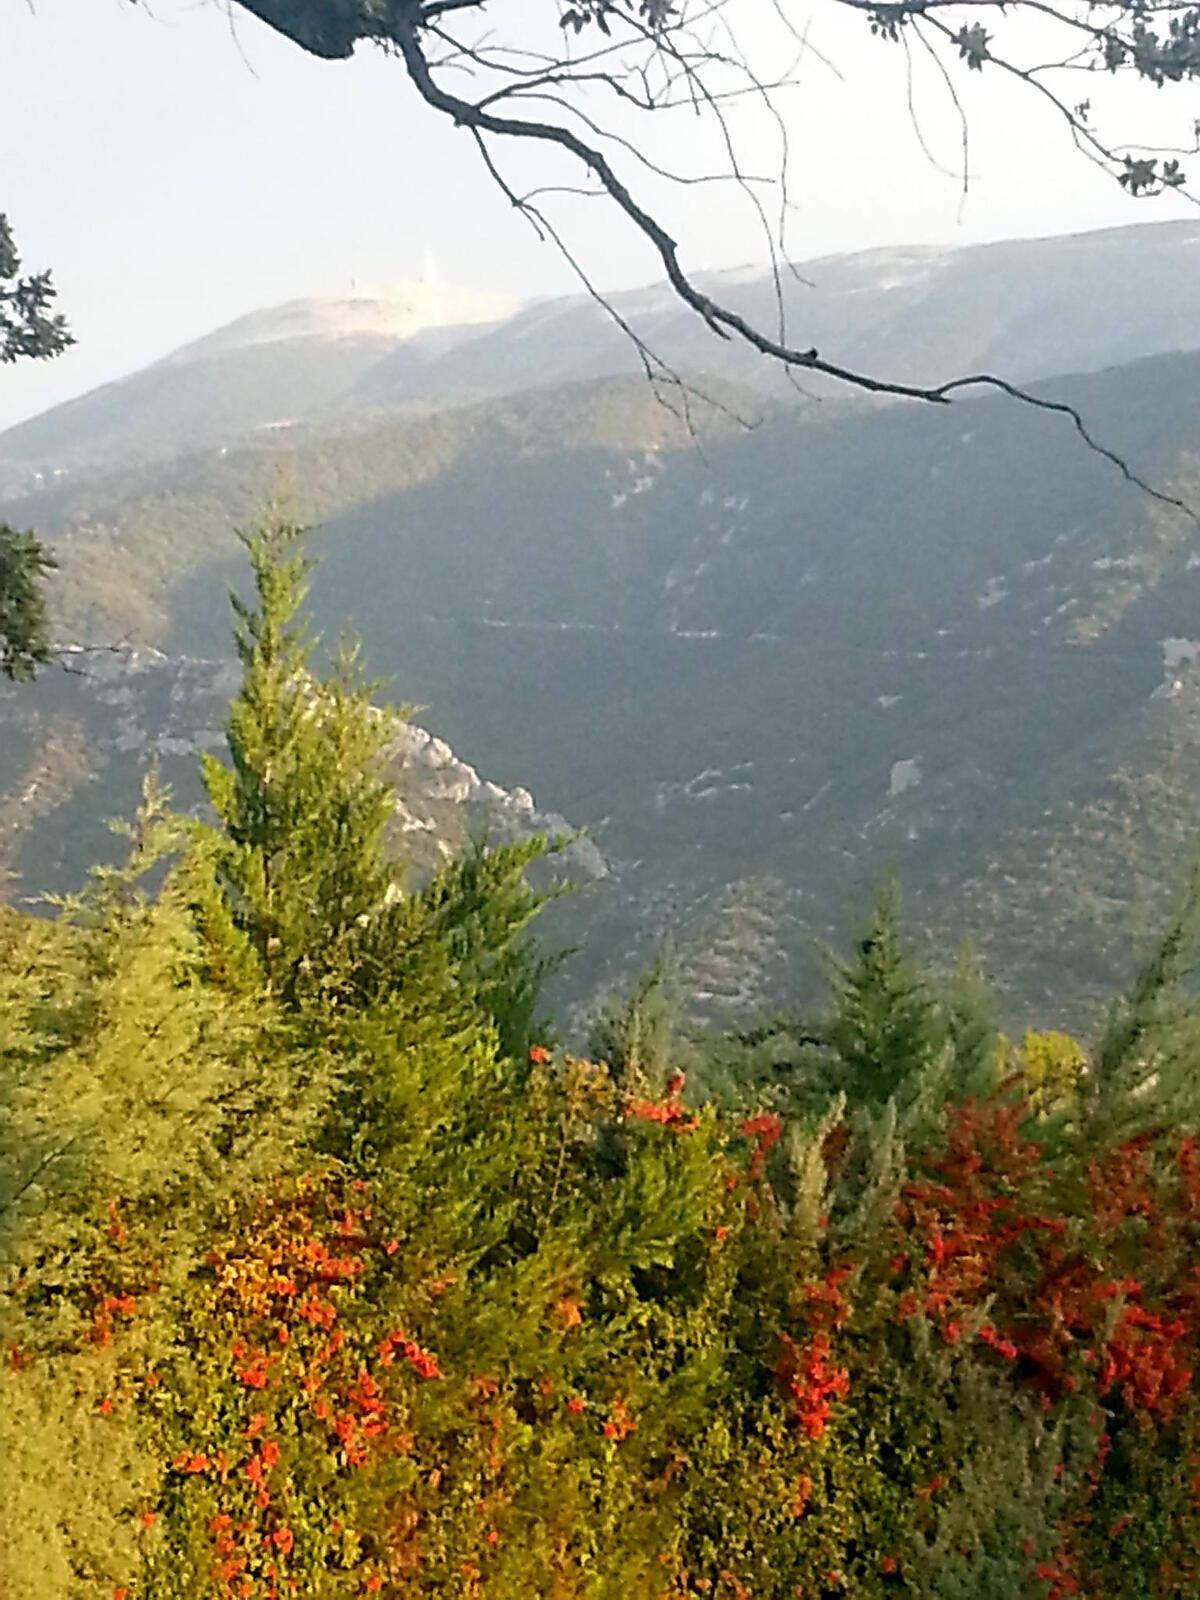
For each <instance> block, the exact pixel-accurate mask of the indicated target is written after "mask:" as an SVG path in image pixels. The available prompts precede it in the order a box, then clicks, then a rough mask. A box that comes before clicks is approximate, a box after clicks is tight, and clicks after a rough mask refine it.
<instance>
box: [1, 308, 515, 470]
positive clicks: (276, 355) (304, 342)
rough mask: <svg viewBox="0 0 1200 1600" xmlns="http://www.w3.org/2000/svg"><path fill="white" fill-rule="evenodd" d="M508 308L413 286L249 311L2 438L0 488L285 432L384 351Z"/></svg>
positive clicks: (468, 326)
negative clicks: (269, 431)
mask: <svg viewBox="0 0 1200 1600" xmlns="http://www.w3.org/2000/svg"><path fill="white" fill-rule="evenodd" d="M513 310H514V302H513V301H512V300H510V299H508V298H507V297H505V296H502V295H496V294H472V293H468V292H466V291H460V290H453V289H448V288H444V287H442V286H440V285H437V284H424V283H413V284H402V285H399V286H397V287H396V288H394V289H392V290H390V291H386V292H384V291H379V292H376V293H373V294H368V293H364V294H361V295H354V296H350V297H346V298H343V299H324V300H297V301H292V302H289V303H288V304H286V305H282V306H276V307H271V308H268V309H267V310H265V311H258V312H254V313H252V314H251V315H249V316H247V317H241V318H239V319H238V320H237V321H236V322H232V323H230V324H229V325H228V326H227V327H225V328H219V329H217V331H216V332H215V333H212V334H209V335H208V336H207V337H205V338H203V339H198V340H196V341H195V342H194V343H192V344H189V345H185V346H184V347H183V348H182V349H180V350H176V351H174V352H173V353H172V354H171V355H168V356H166V357H165V358H164V359H163V360H162V361H158V362H155V363H154V364H153V365H152V366H149V367H146V368H145V369H144V370H143V371H141V372H138V373H135V374H134V375H133V376H132V377H129V378H124V379H121V380H120V381H119V382H116V383H110V384H105V385H104V386H103V387H101V388H99V389H94V390H92V391H91V392H90V393H88V394H85V395H83V396H81V397H80V398H79V399H77V400H72V401H69V402H68V403H67V404H65V405H61V406H56V407H55V408H54V409H53V410H51V411H48V412H45V413H43V414H42V415H41V416H38V417H34V418H31V419H30V420H29V421H28V422H23V423H19V424H18V425H17V426H16V427H14V428H9V429H8V430H7V431H6V432H4V433H3V434H0V490H4V489H5V488H8V489H9V490H10V491H12V490H15V489H19V488H22V487H25V488H28V487H31V486H33V485H34V484H35V483H38V484H44V482H45V481H46V480H47V479H48V478H49V479H51V480H52V479H53V477H54V474H55V473H56V472H58V473H60V474H61V473H62V472H64V471H71V472H77V471H79V470H80V469H81V468H87V467H96V466H113V465H118V464H121V463H123V462H132V461H154V460H160V459H162V458H164V457H167V456H170V455H173V454H176V453H178V452H182V451H192V450H201V449H205V448H212V447H221V446H225V445H229V444H232V443H237V442H240V441H241V440H242V439H243V438H244V437H245V435H247V434H248V433H252V432H254V431H255V430H261V429H276V430H277V429H287V428H290V427H292V426H294V425H295V424H296V423H298V422H303V421H305V420H306V419H308V418H310V417H312V416H314V415H319V414H320V413H321V412H323V411H325V410H327V409H328V408H329V407H331V406H333V405H335V404H336V403H337V402H338V401H339V400H341V399H342V398H343V397H344V396H345V395H346V394H347V393H348V392H349V391H351V390H352V389H353V387H354V385H355V383H356V382H357V380H358V379H360V378H361V377H362V376H363V374H364V373H365V372H367V371H368V370H369V369H370V368H371V367H372V366H374V365H375V363H376V362H377V361H379V360H380V358H381V357H382V356H383V355H384V354H385V353H386V352H388V351H391V350H394V349H396V348H397V347H398V346H403V345H411V346H412V348H413V350H414V352H415V351H419V350H428V351H429V352H432V353H440V352H442V351H443V350H444V349H445V348H446V347H447V346H448V345H451V344H453V342H454V340H455V339H456V338H462V337H466V336H467V334H468V332H473V331H475V330H476V329H477V328H478V326H479V325H480V324H482V323H488V322H494V321H497V320H499V319H501V318H504V317H507V316H510V315H511V314H512V312H513ZM35 474H40V475H41V476H40V477H38V478H35V476H34V475H35Z"/></svg>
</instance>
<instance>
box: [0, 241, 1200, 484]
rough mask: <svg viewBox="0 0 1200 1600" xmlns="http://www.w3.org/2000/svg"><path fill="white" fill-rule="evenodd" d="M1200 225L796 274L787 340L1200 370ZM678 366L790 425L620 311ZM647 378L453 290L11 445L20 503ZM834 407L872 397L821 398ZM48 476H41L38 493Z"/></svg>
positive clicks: (189, 350)
mask: <svg viewBox="0 0 1200 1600" xmlns="http://www.w3.org/2000/svg"><path fill="white" fill-rule="evenodd" d="M1198 264H1200V223H1190V222H1175V223H1162V224H1152V225H1149V226H1131V227H1127V228H1118V229H1109V230H1106V231H1102V232H1097V233H1088V234H1078V235H1072V236H1068V237H1063V238H1052V239H1029V240H1012V241H1007V242H1004V243H1000V244H990V245H979V246H972V247H970V248H965V249H920V248H904V249H890V250H871V251H865V252H862V253H859V254H856V255H844V256H831V257H826V258H824V259H821V260H817V261H810V262H806V263H803V264H802V265H801V266H800V267H799V268H798V269H797V271H796V272H795V273H793V272H791V271H790V270H785V272H784V274H783V276H782V279H781V283H780V286H779V288H780V291H781V292H782V297H783V309H784V314H785V324H786V327H785V332H786V333H787V336H788V337H790V338H791V339H793V340H794V341H795V342H796V343H798V344H800V345H802V346H804V347H806V348H807V347H808V346H809V345H812V344H815V345H817V346H818V347H819V348H820V349H821V350H822V352H823V353H824V354H825V355H827V356H830V357H833V358H834V359H836V360H838V361H840V362H843V363H845V364H847V365H850V366H857V367H860V368H862V369H863V370H867V371H870V372H872V373H876V374H877V375H879V376H881V377H885V378H897V379H908V380H917V381H929V382H932V381H936V380H941V379H945V378H947V377H950V376H953V375H957V374H962V373H966V372H972V371H977V370H980V369H992V370H995V371H998V372H1001V373H1002V374H1004V375H1005V376H1007V377H1010V378H1014V379H1017V380H1020V381H1023V382H1024V381H1028V380H1031V379H1035V378H1044V377H1050V376H1053V375H1054V374H1056V373H1062V372H1084V371H1091V370H1095V369H1099V368H1103V367H1106V366H1111V365H1116V364H1119V363H1124V362H1128V361H1131V360H1135V359H1137V358H1139V357H1141V356H1146V355H1156V354H1161V353H1164V352H1168V351H1172V350H1188V349H1194V348H1200V270H1198ZM700 281H701V282H702V283H704V284H705V286H706V287H708V288H709V289H710V290H711V291H712V292H713V293H714V294H715V295H717V296H719V297H720V298H721V299H723V300H725V301H726V302H727V303H728V304H730V305H731V306H733V307H734V308H735V309H737V310H738V311H740V312H742V313H743V314H744V315H745V316H747V317H748V318H749V319H750V320H751V321H753V322H755V323H757V324H758V325H759V326H761V327H763V328H765V329H768V330H771V331H776V330H777V328H778V326H779V308H778V305H777V296H776V285H775V284H774V282H773V280H772V279H771V278H770V276H769V275H767V274H764V273H763V271H761V270H760V269H753V270H743V271H739V272H726V273H717V274H712V275H707V276H706V275H703V274H702V275H701V278H700ZM614 304H615V305H616V306H617V307H618V308H619V310H620V313H621V315H622V317H623V318H625V319H626V320H627V321H628V322H629V324H630V325H631V326H632V327H634V328H635V329H636V330H637V332H638V334H639V335H640V336H641V337H642V338H644V339H645V340H646V342H647V343H648V344H649V346H650V347H651V348H652V349H653V350H654V351H656V352H657V353H658V354H659V355H660V356H661V357H662V358H663V359H664V360H665V361H667V362H668V363H670V364H671V365H673V366H674V367H675V368H676V369H677V370H678V371H680V372H681V373H684V374H688V375H690V376H691V377H692V378H693V379H696V380H699V381H701V382H703V383H705V384H712V383H714V382H715V383H717V384H733V385H740V386H747V385H749V386H751V387H752V388H754V389H756V390H758V391H761V392H762V393H765V394H769V395H774V396H776V397H778V398H780V399H783V400H786V401H788V402H789V403H793V404H794V403H796V402H797V395H796V392H795V390H793V389H792V388H791V387H790V386H789V384H788V383H787V382H786V381H785V379H784V378H783V376H782V374H781V373H780V371H779V369H778V368H777V367H776V366H775V365H774V364H773V363H771V362H769V361H766V360H764V359H763V358H762V357H760V356H758V355H757V354H756V353H755V352H754V351H752V350H751V349H749V348H748V347H746V346H744V345H742V344H741V343H739V342H737V341H724V340H720V339H717V338H715V337H713V335H712V334H711V333H710V331H709V330H708V328H707V327H706V326H705V325H704V323H703V322H702V321H701V320H700V319H699V318H697V317H696V316H695V315H694V314H693V313H692V312H690V311H689V310H688V309H687V308H686V307H685V306H683V305H682V304H681V303H680V302H679V300H678V299H677V298H676V297H675V296H674V294H673V293H672V292H671V291H670V290H669V289H668V288H667V287H666V286H665V285H663V284H658V285H652V286H650V287H648V288H645V289H640V290H637V291H633V292H630V293H626V294H620V295H617V296H615V297H614ZM638 371H640V365H639V361H638V357H637V355H636V352H635V351H634V348H633V346H632V344H631V343H630V341H629V339H628V338H627V337H626V336H625V335H624V334H623V333H622V332H621V330H620V329H619V328H618V327H617V326H616V325H615V324H614V322H613V321H612V320H611V318H610V317H608V316H607V314H606V313H605V311H604V310H603V309H602V308H601V307H600V306H599V305H597V304H596V303H595V302H594V301H593V300H591V299H590V298H588V297H586V296H578V295H577V296H569V297H566V298H564V299H560V300H553V301H542V302H538V303H534V304H531V305H529V306H526V307H525V308H524V309H522V310H517V309H516V308H515V306H514V305H513V304H512V302H511V301H509V300H507V299H506V298H504V297H503V296H498V295H488V294H478V293H469V292H464V291H459V290H454V289H449V288H445V287H442V286H439V285H434V284H412V285H401V286H399V287H398V288H395V289H393V290H391V291H388V292H386V293H370V292H363V293H362V294H356V295H352V296H348V297H343V298H341V299H328V300H305V301H295V302H292V303H290V304H288V305H284V306H279V307H273V308H268V309H266V310H263V311H259V312H255V313H253V314H252V315H250V316H248V317H244V318H241V319H239V320H238V321H237V322H234V323H231V324H230V325H229V326H228V327H226V328H223V329H218V330H216V332H214V333H213V334H211V335H209V336H208V337H207V338H204V339H201V340H198V341H196V342H195V343H193V344H191V345H189V346H187V347H185V348H184V349H182V350H179V351H176V352H175V353H174V354H173V355H170V356H168V357H166V358H165V359H164V360H162V361H160V362H157V363H155V364H154V365H153V366H151V367H148V368H146V369H145V370H144V371H142V372H140V373H137V374H135V375H134V376H132V377H130V378H126V379H123V380H122V381H120V382H118V383H113V384H108V385H105V386H104V387H102V388H100V389H97V390H94V391H92V393H90V394H87V395H84V396H82V397H80V398H79V399H77V400H73V401H71V402H69V403H68V404H67V405H63V406H58V407H56V408H55V409H53V410H52V411H49V412H46V413H45V414H44V415H42V416H40V417H35V418H33V419H31V420H30V421H28V422H24V423H21V424H20V425H19V426H17V427H15V428H10V429H8V430H7V431H6V432H4V433H0V496H3V495H5V494H6V493H7V494H15V493H16V492H18V491H23V490H27V489H29V488H31V487H36V486H40V487H45V485H46V484H47V483H48V482H50V483H52V482H55V481H57V479H56V474H57V475H59V476H61V475H63V474H71V473H78V472H80V471H81V470H85V469H91V468H95V467H98V466H104V467H106V468H112V467H118V466H121V465H124V464H128V463H130V462H137V461H141V462H147V461H160V460H163V459H165V458H168V457H170V456H171V455H173V454H176V453H180V452H183V451H194V450H207V449H213V448H222V447H233V446H236V445H237V444H239V443H241V442H243V441H244V440H245V439H246V437H247V436H250V435H253V434H255V432H256V431H260V430H264V429H266V430H275V431H277V432H282V433H284V434H285V435H287V434H288V433H289V432H290V431H299V432H300V433H304V432H305V431H311V430H312V429H313V428H316V429H318V430H327V429H328V428H330V427H333V426H337V425H343V424H347V423H350V422H353V421H355V420H356V419H362V418H370V417H371V416H372V415H373V414H374V413H376V412H378V411H380V410H388V409H394V408H398V407H399V408H406V409H415V410H429V409H436V408H441V407H447V406H458V405H462V404H464V403H466V402H468V401H474V400H481V399H487V398H489V397H495V396H500V395H509V394H514V393H517V392H519V391H522V390H526V389H531V388H535V387H548V386H555V385H561V384H564V383H578V382H581V381H590V380H593V379H596V378H600V377H613V376H622V375H626V374H632V373H636V372H638ZM805 389H806V390H809V391H811V392H812V393H814V394H824V396H825V403H824V404H823V405H822V406H820V407H816V406H813V405H811V404H809V405H807V406H802V414H803V415H805V416H806V417H807V418H810V419H811V418H814V417H816V416H817V415H821V416H825V415H827V414H828V413H830V412H836V411H837V410H841V409H846V408H857V407H858V406H860V405H862V404H863V403H864V402H863V399H862V397H861V396H859V395H856V394H855V392H854V391H852V390H847V389H844V388H841V389H830V387H829V386H828V385H825V386H824V387H822V386H821V385H820V384H812V383H808V382H806V383H805ZM39 475H40V476H39Z"/></svg>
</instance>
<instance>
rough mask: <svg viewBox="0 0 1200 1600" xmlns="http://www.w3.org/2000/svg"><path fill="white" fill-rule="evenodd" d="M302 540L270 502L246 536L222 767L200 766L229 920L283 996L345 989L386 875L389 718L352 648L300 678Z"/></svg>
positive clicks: (304, 643) (303, 657) (305, 648)
mask: <svg viewBox="0 0 1200 1600" xmlns="http://www.w3.org/2000/svg"><path fill="white" fill-rule="evenodd" d="M305 531H306V530H305V529H304V528H303V527H302V526H301V525H300V524H299V523H297V522H296V521H295V519H294V518H293V517H292V516H290V514H289V513H288V512H287V511H286V510H285V509H284V508H283V507H282V506H281V505H279V504H275V505H273V506H272V507H271V508H270V510H269V512H268V514H267V516H266V518H265V519H264V521H263V523H262V524H261V526H260V527H259V528H257V529H256V530H255V531H253V532H252V533H250V534H248V535H245V536H244V537H243V543H244V545H245V548H246V551H247V554H248V556H249V559H250V566H251V571H252V573H253V577H254V582H255V591H256V597H255V603H253V604H247V603H246V602H244V601H242V600H240V599H239V598H238V597H237V596H234V597H233V607H234V613H235V619H236V625H235V629H234V640H235V643H236V646H237V652H238V657H239V660H240V661H241V664H242V687H241V691H240V693H239V694H238V696H237V698H236V699H235V700H234V702H233V704H232V706H231V707H230V712H229V722H228V739H229V751H230V758H231V763H232V764H231V766H229V767H226V766H225V765H224V764H223V763H221V762H220V761H218V760H217V759H216V758H215V757H213V756H207V755H206V756H205V757H204V776H205V781H206V784H207V788H208V793H209V798H210V799H211V801H212V804H213V807H214V809H215V811H216V813H217V816H218V819H219V821H220V823H221V824H222V828H223V844H222V846H220V847H218V850H217V855H218V867H219V874H220V878H221V881H222V882H223V884H224V887H225V890H226V893H227V896H228V902H229V907H230V912H231V915H232V920H233V925H234V927H236V928H238V929H240V930H242V931H243V932H244V933H245V934H246V935H247V937H248V939H249V942H250V945H251V947H252V948H253V950H254V951H255V952H256V954H257V956H258V959H259V962H260V964H261V968H262V972H263V974H264V975H265V978H266V982H267V985H268V988H269V989H270V991H271V992H272V993H274V994H277V995H279V996H280V997H281V998H283V999H285V1000H287V1001H293V1000H295V999H296V998H297V997H298V995H299V994H300V993H301V992H302V991H303V992H307V993H310V994H312V993H317V992H320V991H323V990H337V989H338V988H339V986H342V985H344V984H345V982H346V981H347V979H348V975H349V973H350V971H351V969H352V966H353V955H352V948H351V947H352V946H353V943H354V941H355V937H356V934H357V931H358V930H359V929H360V928H361V926H362V924H363V921H364V919H367V918H369V917H370V916H372V915H373V914H376V913H377V912H378V911H379V910H380V908H381V907H382V906H383V904H384V902H385V900H386V897H387V895H388V892H389V887H390V885H391V883H392V880H393V877H394V874H395V870H396V869H395V867H394V866H392V867H389V865H388V864H387V863H385V860H384V856H383V850H382V837H383V830H384V827H385V825H386V823H387V820H388V817H389V816H390V814H391V794H390V790H389V787H388V785H387V783H386V781H385V779H384V778H383V776H382V774H381V770H380V768H381V760H382V754H383V751H384V748H385V746H386V744H387V740H388V737H389V733H390V731H391V728H392V725H393V723H392V714H391V713H389V712H385V711H379V710H376V709H375V708H374V707H372V705H371V702H370V693H369V688H368V686H367V685H366V684H365V683H364V682H363V681H362V679H361V677H360V675H359V673H358V670H357V661H356V656H355V652H354V651H353V650H352V649H347V650H344V651H343V652H342V654H341V655H340V656H339V658H338V660H337V662H336V664H335V668H334V671H333V673H332V674H331V675H330V676H329V677H328V678H327V679H325V680H318V679H316V678H314V677H313V675H312V674H311V672H310V670H309V658H310V655H311V651H312V642H311V641H310V639H309V638H308V635H307V632H306V629H305V626H304V624H303V622H302V621H301V620H300V618H299V612H300V608H301V606H302V604H303V602H304V598H305V595H306V593H307V575H308V572H309V570H310V568H311V562H310V561H309V560H308V559H307V558H305V557H304V556H302V555H301V554H300V553H299V549H298V546H299V543H300V540H301V539H302V537H303V535H304V533H305ZM214 926H215V925H214Z"/></svg>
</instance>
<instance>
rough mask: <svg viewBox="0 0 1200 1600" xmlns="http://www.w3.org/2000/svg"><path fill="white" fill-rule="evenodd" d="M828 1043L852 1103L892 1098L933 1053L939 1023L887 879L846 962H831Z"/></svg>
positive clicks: (894, 890)
mask: <svg viewBox="0 0 1200 1600" xmlns="http://www.w3.org/2000/svg"><path fill="white" fill-rule="evenodd" d="M831 986H832V990H833V997H834V1003H835V1012H834V1017H833V1021H832V1023H831V1026H830V1028H829V1035H828V1036H829V1042H830V1044H831V1045H832V1047H833V1050H834V1052H835V1053H836V1057H837V1078H838V1083H837V1087H839V1088H843V1089H844V1090H845V1092H846V1094H847V1096H848V1097H849V1099H850V1101H851V1102H852V1103H855V1104H858V1103H879V1102H882V1101H885V1100H888V1099H890V1098H891V1097H892V1096H893V1095H895V1094H897V1093H898V1092H899V1091H900V1090H901V1089H902V1087H903V1086H904V1084H905V1082H906V1080H909V1079H912V1078H916V1077H917V1076H918V1075H919V1074H920V1073H921V1071H922V1069H923V1068H924V1067H926V1066H927V1065H928V1063H929V1062H930V1061H931V1060H932V1059H933V1058H934V1057H935V1056H936V1054H937V1053H938V1051H939V1050H940V1048H941V1046H942V1044H943V1042H944V1038H945V1027H944V1023H943V1021H942V1019H941V1018H940V1016H939V1013H938V1007H937V1004H936V1002H935V1000H934V998H933V996H932V995H931V993H930V990H929V987H928V984H927V982H926V980H925V979H924V978H923V977H922V976H921V974H920V973H919V972H918V971H917V970H916V968H915V967H914V965H913V963H912V961H911V960H910V959H909V957H908V955H907V954H906V953H905V950H904V945H903V941H902V938H901V933H900V892H899V889H898V888H897V886H896V885H895V883H888V884H886V885H885V886H884V887H883V888H882V889H881V890H880V892H879V894H878V896H877V897H876V900H875V904H874V906H873V907H872V910H871V915H870V918H869V920H868V923H867V926H866V928H865V930H864V931H863V933H862V935H861V936H860V937H859V939H858V940H857V941H856V943H855V946H854V956H853V959H852V960H850V961H843V960H840V959H837V958H835V959H834V960H833V961H832V962H831Z"/></svg>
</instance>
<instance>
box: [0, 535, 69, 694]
mask: <svg viewBox="0 0 1200 1600" xmlns="http://www.w3.org/2000/svg"><path fill="white" fill-rule="evenodd" d="M56 565H57V563H56V562H55V561H54V559H53V557H52V556H51V555H50V554H49V552H48V551H47V550H46V548H45V546H44V545H43V544H41V543H40V542H39V541H38V540H37V539H36V538H35V537H34V535H33V534H32V533H30V532H28V531H26V532H23V533H19V532H18V531H17V530H16V529H15V528H10V527H9V525H8V523H6V522H0V673H2V674H3V675H4V676H5V677H6V678H12V679H15V680H16V681H18V682H21V681H28V680H29V679H30V678H32V677H33V676H34V674H35V673H36V671H37V669H38V668H39V667H40V666H44V665H45V664H46V662H47V661H49V659H50V638H49V634H48V632H47V628H48V623H47V616H46V597H45V594H44V593H43V590H42V582H43V580H44V578H45V576H46V574H47V573H48V572H51V571H53V569H54V567H55V566H56Z"/></svg>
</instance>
